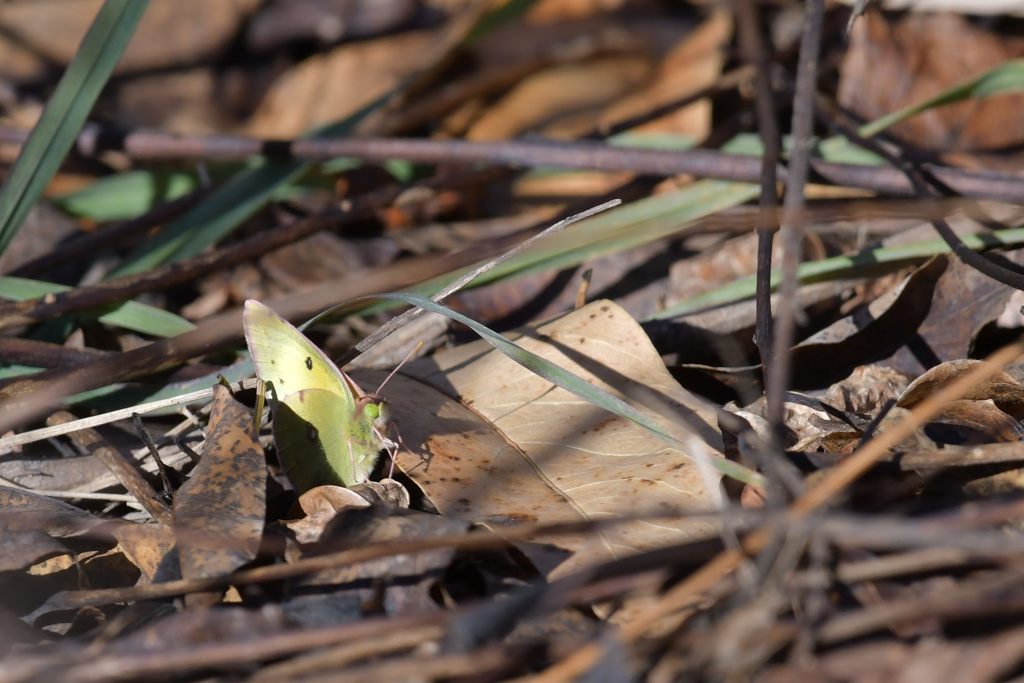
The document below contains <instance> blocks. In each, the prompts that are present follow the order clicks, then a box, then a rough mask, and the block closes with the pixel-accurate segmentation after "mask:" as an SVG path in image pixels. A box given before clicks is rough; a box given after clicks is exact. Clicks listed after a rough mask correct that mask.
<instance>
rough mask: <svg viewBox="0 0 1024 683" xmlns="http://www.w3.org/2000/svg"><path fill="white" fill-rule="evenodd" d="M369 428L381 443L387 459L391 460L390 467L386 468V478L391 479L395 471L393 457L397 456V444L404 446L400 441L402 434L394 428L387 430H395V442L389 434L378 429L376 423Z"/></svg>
mask: <svg viewBox="0 0 1024 683" xmlns="http://www.w3.org/2000/svg"><path fill="white" fill-rule="evenodd" d="M371 430H372V431H373V435H374V436H376V437H377V438H378V439H380V443H381V445H382V446H383V448H384V450H385V451H387V453H388V459H390V460H391V467H390V468H389V469H388V479H391V478H392V475H394V473H395V458H396V457H397V456H398V448H399V446H401V447H402V448H405V444H404V443H402V435H401V434H399V433H398V432H397V431H396V430H394V429H389V430H388V431H394V432H395V437H396V438H397V439H398V441H397V442H396V441H395V440H394V439H392V438H391V437H390V436H388V435H386V434H384V433H383V432H382V431H381V430H380V429H378V428H377V427H376V425H375V426H373V427H371Z"/></svg>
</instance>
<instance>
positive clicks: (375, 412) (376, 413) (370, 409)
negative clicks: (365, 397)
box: [363, 403, 380, 420]
mask: <svg viewBox="0 0 1024 683" xmlns="http://www.w3.org/2000/svg"><path fill="white" fill-rule="evenodd" d="M363 414H365V415H366V416H367V417H369V418H372V419H374V420H376V419H377V418H378V417H380V404H379V403H367V404H366V406H365V407H364V408H363Z"/></svg>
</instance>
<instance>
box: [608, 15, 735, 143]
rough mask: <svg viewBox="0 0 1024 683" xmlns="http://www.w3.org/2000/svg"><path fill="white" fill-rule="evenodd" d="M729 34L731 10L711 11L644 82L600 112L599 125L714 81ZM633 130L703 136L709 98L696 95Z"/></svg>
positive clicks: (707, 123) (708, 124) (708, 129)
mask: <svg viewBox="0 0 1024 683" xmlns="http://www.w3.org/2000/svg"><path fill="white" fill-rule="evenodd" d="M731 37H732V16H731V14H730V13H729V12H726V11H717V12H713V13H712V14H711V16H709V17H708V18H707V19H705V20H704V22H703V23H702V24H701V25H700V26H698V27H697V28H696V29H695V30H694V31H692V32H690V33H687V34H685V35H684V36H683V37H682V39H681V40H680V41H679V42H678V43H677V44H676V46H675V47H673V48H672V49H671V50H670V51H669V52H668V54H667V55H666V56H665V58H664V59H663V60H662V62H661V64H660V65H659V66H658V69H657V72H656V74H655V77H654V80H653V81H652V82H651V83H650V84H649V85H647V86H646V87H644V89H643V90H642V91H641V92H638V93H636V94H634V95H631V96H629V97H626V98H624V99H623V100H622V101H620V102H616V103H615V104H614V105H612V106H611V107H610V108H608V109H607V110H606V111H605V112H604V113H603V114H602V115H601V126H609V125H611V124H614V123H616V122H618V121H622V120H625V119H629V118H631V117H634V116H637V115H639V114H642V113H645V112H649V111H653V110H655V109H657V108H658V107H659V106H663V105H665V104H668V103H670V102H673V101H677V100H679V99H681V98H683V97H686V96H687V95H689V94H691V93H697V92H700V91H701V90H703V89H705V88H708V87H710V86H711V85H713V84H714V83H715V81H716V80H717V79H718V77H719V76H721V74H722V65H723V64H724V62H725V57H726V54H727V49H728V45H729V40H730V39H731ZM632 131H633V132H659V133H677V134H682V135H687V136H690V137H692V138H694V139H695V140H703V139H704V138H705V137H707V135H708V134H709V133H710V132H711V100H709V99H703V100H699V101H697V102H694V103H693V104H691V105H688V106H686V107H682V108H679V109H677V110H676V111H673V112H672V113H671V114H667V115H665V116H662V117H660V118H657V119H654V120H652V121H648V122H646V123H644V124H643V125H641V126H637V127H635V128H633V129H632Z"/></svg>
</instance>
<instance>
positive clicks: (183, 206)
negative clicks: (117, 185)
mask: <svg viewBox="0 0 1024 683" xmlns="http://www.w3.org/2000/svg"><path fill="white" fill-rule="evenodd" d="M208 194H209V190H208V189H206V188H203V189H199V190H196V191H194V192H190V193H189V194H187V195H185V196H183V197H179V198H178V199H175V200H172V201H169V202H167V203H165V204H160V205H159V206H155V207H153V208H152V209H151V210H150V211H148V212H146V213H145V214H143V215H141V216H139V217H138V218H133V219H131V220H128V221H124V222H121V223H115V224H113V225H109V226H106V227H104V228H103V229H101V230H97V231H95V232H92V233H88V234H83V235H79V236H77V237H75V238H73V239H71V240H69V241H68V242H67V243H66V244H63V245H61V246H59V247H57V248H56V249H54V250H53V251H51V252H49V253H48V254H44V255H42V256H40V257H38V258H35V259H32V260H31V261H28V262H27V263H23V264H22V265H20V266H18V267H17V268H16V269H15V270H14V271H13V272H12V273H10V274H11V275H18V276H20V277H33V276H35V275H38V274H39V273H43V272H46V271H47V270H49V269H50V268H53V267H54V266H59V265H60V264H62V263H66V262H67V261H71V260H78V259H82V258H84V257H86V256H87V255H88V254H91V253H93V252H95V251H97V250H99V249H102V248H105V247H114V246H117V245H119V244H123V243H124V242H126V241H127V240H130V239H132V238H133V237H137V236H139V235H141V234H142V233H145V232H146V231H148V230H151V229H153V228H154V227H156V226H158V225H161V224H163V223H166V222H167V221H170V220H173V219H175V218H177V217H178V216H180V215H181V214H183V213H185V212H186V211H188V210H189V209H191V208H192V207H193V206H195V205H196V204H198V203H199V202H200V200H202V199H203V198H205V197H206V196H207V195H208Z"/></svg>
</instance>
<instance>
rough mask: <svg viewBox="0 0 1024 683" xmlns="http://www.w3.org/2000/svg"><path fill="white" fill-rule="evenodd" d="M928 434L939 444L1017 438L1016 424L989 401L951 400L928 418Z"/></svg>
mask: <svg viewBox="0 0 1024 683" xmlns="http://www.w3.org/2000/svg"><path fill="white" fill-rule="evenodd" d="M926 431H927V432H928V434H929V435H930V436H931V437H932V438H933V439H935V440H936V441H939V442H940V443H955V444H973V443H990V442H993V441H1003V442H1012V441H1020V440H1021V437H1022V436H1024V430H1022V429H1021V427H1020V423H1018V422H1017V420H1015V419H1013V418H1012V417H1010V416H1009V415H1007V414H1006V413H1004V412H1003V411H1002V410H1000V409H999V408H997V407H996V405H995V403H993V402H992V401H991V400H985V401H970V400H960V401H953V402H952V403H950V404H949V405H947V406H946V407H945V408H943V409H942V412H940V413H939V414H938V415H936V416H935V417H934V418H932V419H931V420H929V422H928V428H927V430H926Z"/></svg>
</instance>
